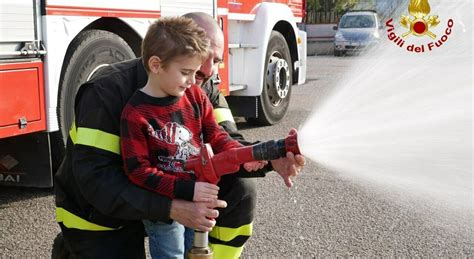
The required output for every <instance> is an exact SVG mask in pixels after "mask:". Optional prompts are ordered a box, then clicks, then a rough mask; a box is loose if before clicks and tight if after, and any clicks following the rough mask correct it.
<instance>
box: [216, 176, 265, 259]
mask: <svg viewBox="0 0 474 259" xmlns="http://www.w3.org/2000/svg"><path fill="white" fill-rule="evenodd" d="M218 186H219V188H220V189H219V199H222V200H225V201H226V202H227V207H226V208H224V209H219V217H218V218H217V219H216V226H215V227H214V228H213V229H212V231H211V232H210V233H209V243H210V245H211V247H212V248H213V249H214V258H217V259H227V258H238V257H239V256H240V255H241V253H242V251H243V247H244V244H245V242H246V241H247V240H248V239H249V237H250V236H251V234H252V221H253V214H254V209H255V205H256V202H257V201H256V190H255V189H256V186H255V181H254V179H249V178H239V177H237V176H236V175H235V174H230V175H224V176H222V177H221V180H220V181H219V183H218Z"/></svg>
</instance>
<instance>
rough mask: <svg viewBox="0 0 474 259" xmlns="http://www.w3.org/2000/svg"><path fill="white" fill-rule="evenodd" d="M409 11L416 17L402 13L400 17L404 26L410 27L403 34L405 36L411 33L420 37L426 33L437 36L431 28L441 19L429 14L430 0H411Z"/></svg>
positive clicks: (433, 36) (432, 36)
mask: <svg viewBox="0 0 474 259" xmlns="http://www.w3.org/2000/svg"><path fill="white" fill-rule="evenodd" d="M408 12H409V13H410V14H411V15H412V16H413V17H414V19H411V18H410V16H409V15H402V16H401V17H400V24H401V25H402V26H403V27H405V28H408V29H410V30H409V31H407V32H405V33H404V34H402V37H403V38H405V37H407V36H409V35H410V34H413V35H415V36H418V37H420V36H423V35H425V34H426V35H428V36H430V37H431V38H433V39H434V38H436V35H435V34H434V33H432V32H431V31H430V30H429V28H431V27H435V26H436V25H438V24H439V19H438V16H437V15H429V16H428V14H429V13H430V4H429V3H428V0H410V4H409V5H408Z"/></svg>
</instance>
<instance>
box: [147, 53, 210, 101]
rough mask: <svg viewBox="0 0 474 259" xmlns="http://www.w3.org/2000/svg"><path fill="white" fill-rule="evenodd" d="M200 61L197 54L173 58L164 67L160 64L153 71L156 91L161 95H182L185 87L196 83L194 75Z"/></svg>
mask: <svg viewBox="0 0 474 259" xmlns="http://www.w3.org/2000/svg"><path fill="white" fill-rule="evenodd" d="M201 63H202V59H201V57H199V56H192V57H190V56H183V57H178V58H175V59H174V60H172V61H171V62H169V63H168V64H167V65H166V67H163V66H162V65H160V67H159V68H157V70H156V73H154V75H155V78H156V81H155V85H156V91H157V92H158V93H159V95H160V96H161V97H166V96H177V97H180V96H183V95H184V92H185V91H186V89H188V88H190V87H191V85H193V84H195V83H196V80H195V75H196V71H198V70H199V67H200V66H201Z"/></svg>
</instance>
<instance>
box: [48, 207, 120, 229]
mask: <svg viewBox="0 0 474 259" xmlns="http://www.w3.org/2000/svg"><path fill="white" fill-rule="evenodd" d="M56 222H58V223H59V222H61V223H63V225H64V226H65V227H67V228H75V229H80V230H89V231H108V230H117V229H118V228H109V227H104V226H101V225H97V224H95V223H92V222H89V221H87V220H85V219H83V218H81V217H79V216H76V215H74V214H72V213H71V212H69V211H67V210H65V209H63V208H56Z"/></svg>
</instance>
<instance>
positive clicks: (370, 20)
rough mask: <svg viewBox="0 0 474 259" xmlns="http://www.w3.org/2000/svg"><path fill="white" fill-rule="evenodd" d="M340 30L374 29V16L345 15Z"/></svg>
mask: <svg viewBox="0 0 474 259" xmlns="http://www.w3.org/2000/svg"><path fill="white" fill-rule="evenodd" d="M339 27H340V28H374V27H375V19H374V16H373V15H344V16H342V18H341V22H340V24H339Z"/></svg>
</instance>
